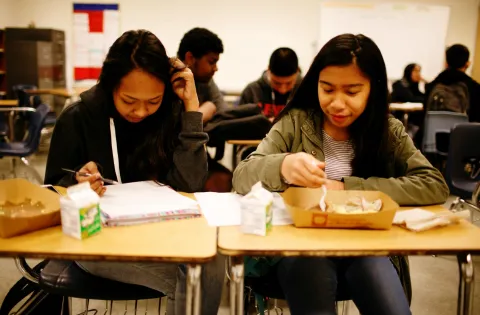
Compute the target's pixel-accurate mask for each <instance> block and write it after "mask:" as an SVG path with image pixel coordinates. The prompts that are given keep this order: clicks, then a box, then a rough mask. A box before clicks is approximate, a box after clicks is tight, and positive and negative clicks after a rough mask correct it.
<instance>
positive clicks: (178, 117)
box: [45, 30, 224, 315]
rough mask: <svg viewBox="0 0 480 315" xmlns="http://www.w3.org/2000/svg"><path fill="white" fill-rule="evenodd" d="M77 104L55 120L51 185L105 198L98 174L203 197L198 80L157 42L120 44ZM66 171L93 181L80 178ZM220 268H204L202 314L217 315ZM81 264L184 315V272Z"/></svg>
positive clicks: (130, 39)
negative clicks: (157, 296) (155, 295)
mask: <svg viewBox="0 0 480 315" xmlns="http://www.w3.org/2000/svg"><path fill="white" fill-rule="evenodd" d="M80 99H81V100H80V101H79V102H77V103H75V104H72V105H71V106H69V107H68V108H67V109H66V110H65V111H64V112H63V113H62V115H61V116H60V117H59V119H57V123H56V125H55V129H54V132H53V136H52V141H51V144H50V152H49V154H48V160H47V169H46V174H45V183H46V184H53V185H60V186H65V187H68V186H70V185H73V184H76V183H77V182H89V183H90V187H91V188H92V189H93V190H95V191H96V192H97V193H98V194H99V195H103V194H104V193H105V191H106V190H108V188H107V187H106V186H104V183H103V182H102V181H101V180H100V179H99V178H100V174H101V175H102V176H103V177H104V178H110V179H115V180H117V181H120V182H122V183H128V182H134V181H143V180H155V181H159V182H161V183H164V184H168V185H170V186H172V187H173V188H175V189H177V190H181V191H186V192H195V191H199V190H201V189H202V187H203V185H204V182H205V179H206V177H207V156H206V152H205V147H204V145H205V143H206V142H207V140H208V136H207V134H206V133H204V132H203V123H202V114H201V113H199V112H198V107H199V102H198V98H197V93H196V90H195V83H194V79H193V74H192V72H191V71H190V70H189V69H188V68H187V67H185V66H184V65H183V64H182V63H181V62H180V61H179V60H178V59H175V61H172V60H170V59H169V58H168V56H167V54H166V51H165V48H164V46H163V45H162V43H161V42H160V41H159V40H158V38H157V37H156V36H155V35H153V34H152V33H150V32H148V31H144V30H139V31H129V32H126V33H124V34H123V35H122V36H121V37H120V38H118V39H117V40H116V41H115V42H114V43H113V45H112V47H110V50H109V52H108V54H107V56H106V59H105V61H104V63H103V67H102V71H101V74H100V78H99V81H98V84H97V85H96V86H94V87H93V88H92V89H90V90H89V91H86V92H84V93H82V94H81V95H80ZM62 168H70V169H75V170H80V171H81V172H88V173H90V174H92V175H91V176H89V177H81V176H77V177H75V176H72V175H70V174H65V173H64V172H63V171H62ZM184 233H185V235H186V237H194V236H189V235H188V231H184ZM152 242H168V239H165V240H152ZM223 261H224V259H223V258H221V257H218V258H216V259H215V260H214V261H213V262H211V263H207V264H205V265H204V266H203V269H202V279H201V281H202V311H201V313H202V314H211V315H213V314H217V312H218V307H219V304H220V298H221V292H222V284H223V278H224V269H223V268H224V267H223ZM79 264H80V265H81V266H82V267H83V268H85V269H86V270H87V271H88V272H90V273H92V274H94V275H97V276H100V277H103V278H108V279H113V280H117V281H122V282H126V283H132V284H138V285H143V286H146V287H149V288H152V289H154V290H157V291H159V292H162V293H164V294H165V295H167V297H168V304H167V314H185V302H186V301H185V298H186V296H185V294H186V275H185V270H184V268H183V267H181V266H179V265H176V264H161V263H148V264H143V263H117V262H79ZM207 292H208V295H207Z"/></svg>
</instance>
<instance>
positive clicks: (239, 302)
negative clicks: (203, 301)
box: [228, 256, 244, 315]
mask: <svg viewBox="0 0 480 315" xmlns="http://www.w3.org/2000/svg"><path fill="white" fill-rule="evenodd" d="M228 259H230V261H231V263H230V266H231V270H230V276H231V281H230V314H231V315H243V276H244V269H243V268H244V266H243V256H235V257H229V258H228Z"/></svg>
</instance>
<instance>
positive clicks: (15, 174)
mask: <svg viewBox="0 0 480 315" xmlns="http://www.w3.org/2000/svg"><path fill="white" fill-rule="evenodd" d="M12 174H13V178H17V158H16V157H14V158H12Z"/></svg>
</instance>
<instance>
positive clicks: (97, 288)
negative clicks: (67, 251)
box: [15, 258, 164, 315]
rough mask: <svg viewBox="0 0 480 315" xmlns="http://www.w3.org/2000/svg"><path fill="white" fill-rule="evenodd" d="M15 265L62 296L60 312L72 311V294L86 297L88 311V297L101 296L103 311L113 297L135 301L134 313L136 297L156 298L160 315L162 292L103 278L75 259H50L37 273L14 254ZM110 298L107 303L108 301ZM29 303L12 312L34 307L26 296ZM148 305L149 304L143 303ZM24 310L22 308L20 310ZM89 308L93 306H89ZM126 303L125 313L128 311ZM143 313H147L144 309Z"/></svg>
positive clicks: (107, 310)
mask: <svg viewBox="0 0 480 315" xmlns="http://www.w3.org/2000/svg"><path fill="white" fill-rule="evenodd" d="M15 263H16V265H17V269H18V270H19V271H20V273H21V274H22V275H23V276H24V277H25V278H26V279H28V280H29V281H31V282H33V283H35V284H37V285H38V286H39V287H40V288H41V289H42V291H43V292H45V293H47V294H55V295H59V296H62V314H61V315H66V314H64V313H65V312H64V310H65V309H67V310H68V314H69V315H71V314H72V298H79V299H84V300H85V312H82V313H81V314H88V312H89V302H90V300H103V301H105V302H106V305H105V311H104V313H103V314H105V315H106V314H107V313H108V314H112V311H113V301H125V303H127V302H128V301H132V300H134V301H135V307H134V314H137V305H138V300H147V301H146V303H148V300H149V299H159V303H158V314H159V315H160V308H161V298H162V297H164V295H163V294H162V293H161V292H158V291H155V290H152V289H149V288H146V287H143V286H139V285H134V284H127V283H122V282H118V281H114V280H109V279H104V278H101V277H97V276H94V275H92V274H90V273H88V272H86V271H85V270H84V269H83V268H81V267H80V266H79V265H78V264H77V263H75V262H74V261H63V260H51V261H48V262H47V263H46V265H45V267H44V268H43V269H42V270H41V272H40V273H39V274H37V273H35V272H33V270H32V269H31V268H30V267H29V266H28V264H27V263H26V261H25V259H24V258H15ZM108 301H110V305H109V304H108ZM27 303H29V304H28V305H25V304H23V305H22V306H21V307H20V309H19V310H20V311H22V312H19V311H18V312H17V313H15V314H18V315H20V314H24V313H25V314H26V313H28V312H29V311H32V309H34V308H35V300H33V301H30V300H28V301H27ZM146 309H148V304H147V306H146ZM23 310H25V311H23ZM90 311H92V310H90ZM127 311H128V309H127V304H125V314H127ZM145 314H147V313H146V312H145Z"/></svg>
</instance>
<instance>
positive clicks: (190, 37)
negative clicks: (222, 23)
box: [177, 27, 227, 123]
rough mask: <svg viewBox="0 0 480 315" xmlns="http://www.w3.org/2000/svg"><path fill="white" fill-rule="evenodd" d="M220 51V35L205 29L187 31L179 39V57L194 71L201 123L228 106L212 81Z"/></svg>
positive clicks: (221, 50)
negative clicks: (201, 116) (201, 115)
mask: <svg viewBox="0 0 480 315" xmlns="http://www.w3.org/2000/svg"><path fill="white" fill-rule="evenodd" d="M221 53H223V44H222V41H221V39H220V38H218V36H217V35H216V34H214V33H212V32H210V31H209V30H207V29H205V28H198V27H197V28H194V29H192V30H190V31H188V32H187V33H186V34H185V35H184V36H183V38H182V40H181V41H180V46H179V48H178V53H177V55H178V58H180V60H181V61H183V62H184V63H185V64H186V65H187V66H188V67H189V68H190V69H191V70H192V72H193V75H194V77H195V85H196V87H197V93H198V99H199V101H200V109H199V111H200V112H202V113H203V122H205V123H206V122H208V121H210V119H212V117H213V115H214V114H215V113H216V112H217V111H221V110H224V109H225V108H226V106H227V104H226V102H225V100H224V99H223V95H222V93H221V92H220V90H219V89H218V86H217V85H216V84H215V82H214V81H213V75H214V74H215V72H217V70H218V68H217V62H218V60H219V59H220V54H221Z"/></svg>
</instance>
